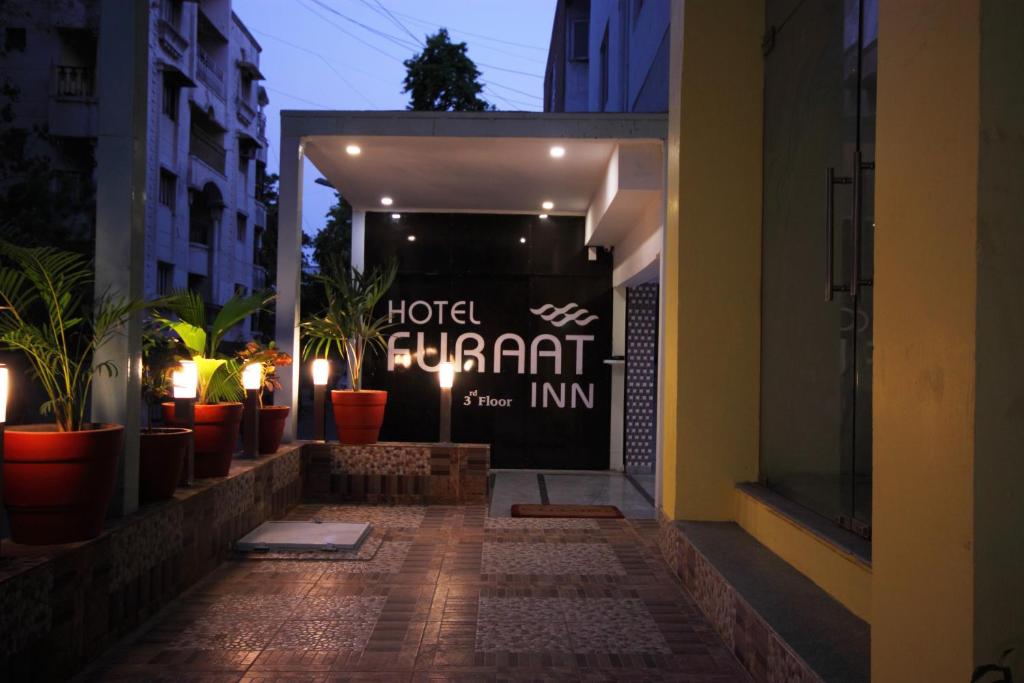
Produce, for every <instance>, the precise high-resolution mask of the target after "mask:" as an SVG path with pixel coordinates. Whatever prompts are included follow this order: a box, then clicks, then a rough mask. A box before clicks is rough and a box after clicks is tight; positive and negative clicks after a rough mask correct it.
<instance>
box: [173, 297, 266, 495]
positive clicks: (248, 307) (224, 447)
mask: <svg viewBox="0 0 1024 683" xmlns="http://www.w3.org/2000/svg"><path fill="white" fill-rule="evenodd" d="M270 300H271V297H268V296H267V295H266V294H263V293H259V294H252V295H250V296H242V295H237V294H236V295H235V296H233V297H231V298H230V299H228V300H227V301H226V302H225V303H224V306H223V307H222V308H221V309H220V311H218V313H217V315H216V316H214V319H213V322H212V323H210V324H209V325H207V320H206V317H207V316H206V303H205V302H204V301H203V298H202V297H201V296H200V295H199V294H198V293H196V292H193V291H183V292H178V293H176V294H172V295H171V296H169V297H167V298H165V299H163V300H161V301H160V302H159V304H158V305H157V306H156V310H155V311H154V313H153V319H154V321H156V322H157V324H158V325H160V326H161V327H163V328H164V329H166V330H169V331H170V332H171V333H173V334H174V335H175V336H176V337H177V338H178V339H180V340H181V342H182V343H183V344H184V345H185V348H186V349H187V350H188V353H189V355H191V357H192V360H193V361H195V364H196V371H197V373H198V375H199V386H198V396H197V397H196V398H197V403H196V407H195V408H196V410H195V460H194V473H195V476H196V477H197V478H200V479H202V478H209V477H226V476H227V475H228V471H229V470H230V469H231V457H232V455H234V452H235V446H236V445H237V443H238V433H239V429H240V426H241V424H242V403H241V399H242V396H243V394H242V383H241V378H240V375H241V366H240V365H239V363H238V360H237V358H234V357H232V356H229V355H226V354H225V353H224V352H223V351H222V350H221V342H222V341H223V340H224V336H225V335H226V334H227V333H228V331H229V330H230V329H231V328H232V327H234V326H235V325H237V324H238V323H240V322H241V321H243V320H245V319H246V318H247V317H249V316H250V315H252V314H253V313H256V312H257V311H259V310H261V309H262V308H263V307H264V306H265V305H266V304H267V303H268V302H269V301H270ZM172 315H173V316H174V317H173V318H172V317H171V316H172ZM162 408H163V412H164V423H165V424H170V425H178V426H181V425H180V423H179V422H177V421H176V420H175V415H174V403H164V404H163V406H162Z"/></svg>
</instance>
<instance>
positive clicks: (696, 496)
mask: <svg viewBox="0 0 1024 683" xmlns="http://www.w3.org/2000/svg"><path fill="white" fill-rule="evenodd" d="M680 17H681V20H680ZM763 31H764V7H763V2H761V0H730V1H728V2H702V1H693V0H691V1H688V2H682V1H681V0H677V2H674V3H673V18H672V51H671V56H672V60H671V61H672V64H671V91H670V97H669V106H670V113H669V118H670V124H669V140H668V220H667V224H668V225H667V230H666V241H665V252H664V253H665V261H666V264H665V273H664V278H663V287H662V290H663V291H664V292H665V295H664V297H665V298H664V311H663V314H664V320H665V327H664V333H663V334H664V336H663V343H664V347H665V351H664V358H663V366H664V369H665V375H664V376H665V378H666V379H665V383H666V386H665V387H664V394H663V405H662V409H663V411H664V412H663V422H664V429H663V440H662V452H661V456H662V462H663V467H664V468H665V470H664V477H663V481H664V482H665V483H664V485H663V493H662V507H663V511H664V512H665V514H666V515H667V516H669V517H670V518H674V519H689V520H725V519H731V518H732V515H733V505H734V503H733V490H734V486H735V484H736V482H738V481H749V480H752V479H756V478H757V462H758V415H759V399H758V397H759V391H760V335H761V321H760V311H761V305H760V302H761V156H762V120H763V112H762V105H763V102H762V100H763V96H762V90H763V83H764V77H763V66H762V56H761V48H760V45H761V36H762V33H763Z"/></svg>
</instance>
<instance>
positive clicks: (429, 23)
mask: <svg viewBox="0 0 1024 683" xmlns="http://www.w3.org/2000/svg"><path fill="white" fill-rule="evenodd" d="M395 14H397V15H399V16H401V17H405V18H406V19H409V20H410V21H414V22H416V23H418V24H422V25H425V26H431V27H433V26H436V25H437V22H436V21H428V20H426V19H420V18H419V17H414V16H412V15H411V14H405V13H404V12H399V11H398V10H395ZM449 28H450V29H451V30H452V31H454V32H455V33H464V34H466V35H467V36H473V37H474V38H480V39H482V40H491V41H494V42H495V43H502V44H504V45H513V46H515V47H522V48H526V49H528V50H539V51H541V52H547V51H548V48H546V47H538V46H536V45H527V44H526V43H517V42H514V41H511V40H503V39H501V38H494V37H493V36H486V35H483V34H481V33H472V32H470V31H463V30H462V29H457V28H454V27H449Z"/></svg>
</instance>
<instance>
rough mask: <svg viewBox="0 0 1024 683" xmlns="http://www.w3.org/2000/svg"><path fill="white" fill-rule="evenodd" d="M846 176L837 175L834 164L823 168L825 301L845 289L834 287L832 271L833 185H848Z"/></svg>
mask: <svg viewBox="0 0 1024 683" xmlns="http://www.w3.org/2000/svg"><path fill="white" fill-rule="evenodd" d="M850 182H851V180H850V179H849V178H847V177H846V176H837V175H836V169H835V167H834V166H829V167H828V168H827V169H825V301H832V293H833V292H835V291H837V290H842V289H845V288H844V287H841V286H840V287H836V285H835V282H834V277H833V272H832V262H833V255H834V252H835V186H836V185H849V184H850Z"/></svg>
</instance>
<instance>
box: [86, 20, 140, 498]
mask: <svg viewBox="0 0 1024 683" xmlns="http://www.w3.org/2000/svg"><path fill="white" fill-rule="evenodd" d="M149 11H150V8H149V4H148V3H144V2H133V0H103V1H102V3H101V5H100V31H99V45H98V55H97V73H98V78H97V86H98V88H99V92H98V96H99V98H98V99H99V129H98V136H97V138H98V139H97V144H96V293H97V294H102V293H109V294H112V295H115V296H122V297H128V298H139V299H141V298H142V297H143V296H144V294H145V292H144V282H145V273H144V272H143V268H144V264H145V238H146V213H145V210H146V195H145V189H146V152H147V150H146V147H147V146H146V140H147V135H146V130H147V126H146V122H147V112H148V93H149ZM124 332H125V334H124V335H118V336H116V337H114V338H113V339H111V340H110V341H109V342H108V343H107V344H106V345H105V346H104V347H103V348H102V349H100V350H99V351H98V352H97V354H96V358H95V359H94V362H96V363H101V362H104V361H107V360H110V361H113V362H114V364H115V365H117V368H118V370H119V373H118V374H117V376H116V377H106V376H104V375H98V376H97V377H96V379H95V381H94V383H93V390H92V419H93V421H95V422H113V423H117V424H123V425H124V426H125V442H124V455H123V457H122V458H121V461H120V464H119V466H118V482H117V489H116V490H115V494H114V500H113V501H112V504H111V511H112V513H114V514H120V515H126V514H129V513H131V512H133V511H134V510H136V509H137V508H138V506H139V418H140V409H141V403H142V394H141V384H140V377H141V372H142V314H141V313H138V314H136V315H135V316H133V317H132V318H131V319H130V320H129V321H128V323H127V325H126V326H125V330H124Z"/></svg>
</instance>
